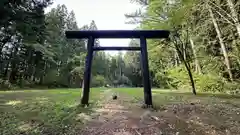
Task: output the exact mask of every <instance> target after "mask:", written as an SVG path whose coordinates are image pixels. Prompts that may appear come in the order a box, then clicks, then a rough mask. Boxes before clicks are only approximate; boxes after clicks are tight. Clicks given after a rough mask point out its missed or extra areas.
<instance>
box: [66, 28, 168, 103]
mask: <svg viewBox="0 0 240 135" xmlns="http://www.w3.org/2000/svg"><path fill="white" fill-rule="evenodd" d="M169 34H170V32H169V31H166V30H95V31H66V37H67V38H71V39H83V38H85V39H88V44H87V57H86V62H85V71H84V81H83V88H82V89H83V93H82V99H81V104H83V105H88V100H89V92H90V80H91V66H92V58H93V52H94V51H104V50H127V51H141V66H142V74H143V86H144V102H145V104H146V105H147V106H152V92H151V83H150V75H149V66H148V53H147V42H146V39H147V38H150V39H161V38H168V37H169ZM97 38H138V39H140V47H121V46H120V47H116V46H114V47H94V40H95V39H97Z"/></svg>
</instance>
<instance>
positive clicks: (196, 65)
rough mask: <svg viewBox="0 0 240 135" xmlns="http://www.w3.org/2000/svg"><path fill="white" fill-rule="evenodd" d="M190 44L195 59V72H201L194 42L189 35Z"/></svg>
mask: <svg viewBox="0 0 240 135" xmlns="http://www.w3.org/2000/svg"><path fill="white" fill-rule="evenodd" d="M190 44H191V47H192V51H193V56H194V59H195V68H196V69H195V70H196V72H197V73H199V74H202V69H201V66H200V64H199V61H198V57H197V53H196V50H195V44H194V42H193V40H192V38H191V37H190Z"/></svg>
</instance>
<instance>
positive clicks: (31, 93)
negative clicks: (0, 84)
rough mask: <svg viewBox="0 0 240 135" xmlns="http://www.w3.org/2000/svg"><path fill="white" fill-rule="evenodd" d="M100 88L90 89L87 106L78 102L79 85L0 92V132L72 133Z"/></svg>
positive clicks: (10, 134) (79, 126)
mask: <svg viewBox="0 0 240 135" xmlns="http://www.w3.org/2000/svg"><path fill="white" fill-rule="evenodd" d="M100 90H102V89H100V88H95V89H92V91H91V94H90V96H91V97H90V103H91V104H92V105H91V107H89V108H82V107H80V106H78V104H79V102H80V90H79V89H67V90H66V89H55V90H42V91H40V90H26V91H16V92H13V91H10V92H0V114H1V117H0V127H1V129H0V133H1V134H4V135H16V134H51V135H52V134H74V133H75V132H79V131H80V129H81V126H82V125H83V124H82V121H81V119H78V118H77V117H78V114H80V113H91V112H92V111H94V110H92V107H94V106H95V105H96V103H97V100H98V98H99V94H100V92H101V91H100Z"/></svg>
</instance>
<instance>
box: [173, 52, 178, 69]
mask: <svg viewBox="0 0 240 135" xmlns="http://www.w3.org/2000/svg"><path fill="white" fill-rule="evenodd" d="M174 65H175V67H177V66H178V54H177V51H175V52H174Z"/></svg>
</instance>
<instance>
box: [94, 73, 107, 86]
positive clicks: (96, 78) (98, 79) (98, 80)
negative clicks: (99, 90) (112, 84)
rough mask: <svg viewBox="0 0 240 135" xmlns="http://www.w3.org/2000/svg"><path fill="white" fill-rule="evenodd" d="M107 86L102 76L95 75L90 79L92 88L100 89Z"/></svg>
mask: <svg viewBox="0 0 240 135" xmlns="http://www.w3.org/2000/svg"><path fill="white" fill-rule="evenodd" d="M106 84H107V82H106V80H105V77H104V76H102V75H96V76H93V77H92V81H91V86H92V87H101V86H105V85H106Z"/></svg>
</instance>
